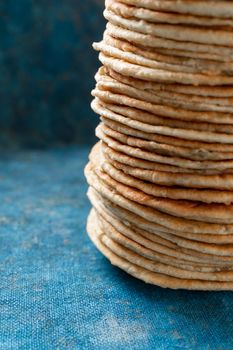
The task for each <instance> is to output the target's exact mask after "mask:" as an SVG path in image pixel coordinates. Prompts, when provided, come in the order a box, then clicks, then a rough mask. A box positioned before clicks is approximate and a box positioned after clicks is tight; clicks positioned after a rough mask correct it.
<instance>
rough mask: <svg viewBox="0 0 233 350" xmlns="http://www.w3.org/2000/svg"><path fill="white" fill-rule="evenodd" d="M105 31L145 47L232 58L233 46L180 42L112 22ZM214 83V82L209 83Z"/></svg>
mask: <svg viewBox="0 0 233 350" xmlns="http://www.w3.org/2000/svg"><path fill="white" fill-rule="evenodd" d="M115 23H116V21H115ZM107 33H108V34H109V35H111V36H113V37H116V38H119V39H123V40H127V41H129V42H131V43H134V44H136V45H144V46H147V47H152V48H153V47H154V48H156V49H157V48H159V49H169V50H172V49H175V50H182V51H183V50H185V51H190V52H195V53H196V52H197V53H205V54H208V55H207V56H206V57H209V58H211V57H212V55H213V57H214V55H217V56H220V55H221V53H222V61H225V60H226V58H225V57H227V60H228V61H232V58H233V48H232V47H226V46H217V45H207V44H198V43H190V42H182V41H177V40H172V39H166V38H160V37H157V36H155V35H150V34H142V33H139V32H136V31H132V30H128V29H126V28H122V27H121V26H120V25H119V24H117V25H115V24H113V23H108V24H107ZM211 85H216V84H211Z"/></svg>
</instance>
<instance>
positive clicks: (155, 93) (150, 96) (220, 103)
mask: <svg viewBox="0 0 233 350" xmlns="http://www.w3.org/2000/svg"><path fill="white" fill-rule="evenodd" d="M96 79H97V87H98V88H99V89H100V90H108V91H111V92H115V93H118V94H122V95H126V96H129V97H134V98H137V99H139V100H142V101H148V102H151V103H153V104H161V105H165V106H171V107H176V108H181V109H183V110H184V109H186V110H187V113H189V112H188V111H189V110H190V111H203V112H222V113H225V114H227V113H228V114H229V113H232V112H233V107H232V104H233V99H232V98H224V99H220V98H219V99H217V98H213V97H212V98H208V97H200V96H195V95H190V94H189V95H187V94H180V93H176V92H170V91H160V90H145V89H144V90H143V89H137V88H135V87H134V86H129V85H127V84H124V83H120V82H118V81H117V80H115V79H112V78H110V77H109V76H107V75H96ZM232 115H233V114H232ZM220 116H221V114H220ZM220 116H219V117H220ZM221 123H222V122H221V121H220V126H219V130H218V131H219V132H227V128H226V127H225V126H224V125H221ZM209 124H210V123H209ZM210 126H212V125H210ZM203 127H204V128H205V130H206V128H207V125H204V126H203ZM212 127H213V126H212ZM215 127H216V128H217V126H215ZM224 127H225V129H224ZM221 128H223V129H221ZM229 133H230V131H229Z"/></svg>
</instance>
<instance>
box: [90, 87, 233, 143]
mask: <svg viewBox="0 0 233 350" xmlns="http://www.w3.org/2000/svg"><path fill="white" fill-rule="evenodd" d="M100 87H101V84H100V83H97V86H96V88H95V89H94V90H93V91H92V95H93V96H95V97H97V98H98V99H100V100H101V101H104V102H106V103H109V104H118V105H123V106H124V105H125V106H129V107H132V108H135V109H138V110H139V111H140V110H142V111H144V112H147V113H150V114H151V119H153V115H155V116H161V117H165V118H170V119H172V120H173V119H174V120H181V121H192V122H207V123H214V124H220V125H221V124H232V114H231V113H220V112H214V111H207V112H206V111H202V112H200V111H191V110H186V109H182V108H176V107H172V106H167V105H163V104H159V103H153V102H152V101H153V100H154V99H153V98H151V95H150V94H148V93H145V92H142V91H140V90H136V89H134V88H129V87H128V88H127V93H128V95H129V94H130V96H127V95H126V94H123V93H114V92H112V91H111V90H110V89H109V90H104V89H102V90H101V88H100ZM122 88H123V87H122ZM140 95H141V97H140V98H139V96H140ZM142 96H143V97H146V96H147V99H148V100H149V99H151V101H146V100H145V99H144V100H142V99H141V98H142ZM220 136H221V135H220ZM216 142H218V141H216Z"/></svg>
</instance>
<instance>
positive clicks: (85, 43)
mask: <svg viewBox="0 0 233 350" xmlns="http://www.w3.org/2000/svg"><path fill="white" fill-rule="evenodd" d="M103 6H104V0H85V1H83V0H49V1H48V0H16V1H15V0H7V1H0V33H1V34H0V101H1V113H0V146H6V145H10V146H13V145H16V146H18V145H20V146H33V147H38V146H47V145H49V144H51V143H53V144H55V143H71V142H79V143H85V142H87V139H88V140H90V142H93V138H94V133H93V127H94V125H95V124H96V123H97V118H95V117H94V113H93V112H91V109H90V108H89V104H90V100H91V96H90V91H91V89H92V88H93V87H94V78H93V77H94V74H95V72H96V70H97V67H98V66H100V63H99V62H98V55H97V53H96V52H94V50H93V49H92V46H91V44H92V42H93V41H94V40H95V41H98V40H99V39H100V38H101V37H102V32H103V29H104V26H105V21H104V18H103V15H102V12H103Z"/></svg>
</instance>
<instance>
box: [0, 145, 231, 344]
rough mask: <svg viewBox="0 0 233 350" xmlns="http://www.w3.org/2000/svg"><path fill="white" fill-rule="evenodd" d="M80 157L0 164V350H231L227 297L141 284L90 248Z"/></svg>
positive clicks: (25, 157)
mask: <svg viewBox="0 0 233 350" xmlns="http://www.w3.org/2000/svg"><path fill="white" fill-rule="evenodd" d="M88 152H89V148H82V147H80V148H79V149H77V148H69V149H60V150H58V149H57V150H50V151H46V152H45V151H44V152H42V151H38V152H35V151H34V152H32V151H27V152H25V151H24V152H22V151H21V152H16V153H7V154H5V155H4V157H3V156H1V157H0V178H1V182H0V193H1V214H0V240H1V245H0V281H1V284H0V296H1V298H0V349H1V350H8V349H20V350H29V349H32V350H43V349H46V350H47V349H49V350H50V349H51V350H54V349H59V350H63V349H67V350H73V349H78V350H90V349H91V350H92V349H94V350H95V349H100V350H109V349H112V350H125V349H130V350H131V349H132V350H136V349H137V350H147V349H148V350H151V349H158V350H165V349H166V350H170V349H182V350H183V349H201V350H202V349H208V350H217V349H218V350H231V349H232V348H233V340H232V335H233V312H232V311H233V298H232V293H229V292H226V293H208V292H187V291H172V290H164V289H161V288H158V287H154V286H150V285H146V284H144V283H143V282H140V281H138V280H136V279H134V278H133V277H130V276H129V275H127V274H126V273H124V272H122V271H121V270H120V269H118V268H115V267H112V266H111V264H110V263H109V262H108V261H107V260H106V259H105V258H104V257H103V256H102V255H101V254H100V253H99V252H98V251H97V250H96V248H95V247H94V246H93V245H92V244H91V242H90V241H89V239H88V237H87V235H86V230H85V222H86V217H87V214H88V211H89V208H90V206H89V203H88V201H87V199H86V189H87V186H86V182H85V179H84V177H83V171H82V169H83V167H84V165H85V163H86V162H87V155H88Z"/></svg>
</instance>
